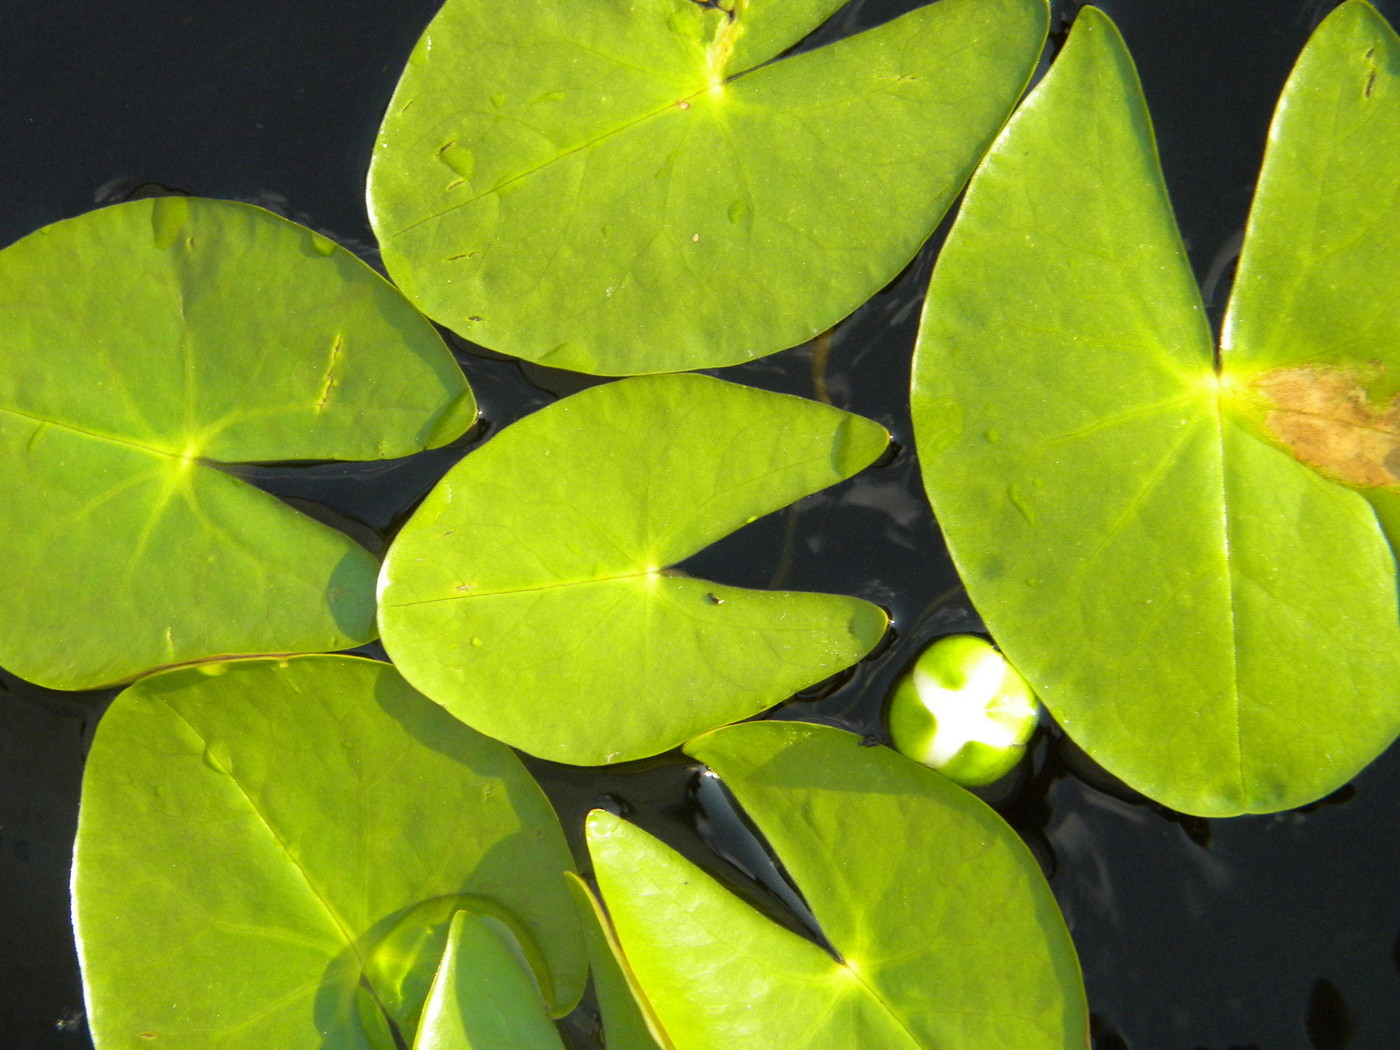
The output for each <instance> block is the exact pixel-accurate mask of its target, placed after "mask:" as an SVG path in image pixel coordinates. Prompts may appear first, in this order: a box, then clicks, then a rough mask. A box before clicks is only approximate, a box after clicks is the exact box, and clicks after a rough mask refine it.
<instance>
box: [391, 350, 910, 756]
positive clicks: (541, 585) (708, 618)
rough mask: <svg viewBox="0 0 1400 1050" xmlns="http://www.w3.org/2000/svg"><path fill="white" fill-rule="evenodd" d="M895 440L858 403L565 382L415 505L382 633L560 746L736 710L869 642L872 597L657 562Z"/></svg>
mask: <svg viewBox="0 0 1400 1050" xmlns="http://www.w3.org/2000/svg"><path fill="white" fill-rule="evenodd" d="M887 441H888V434H886V432H885V430H884V428H882V427H881V426H879V424H877V423H873V422H871V421H870V420H868V419H862V418H861V417H859V416H854V415H851V414H850V413H847V412H842V411H840V410H839V409H834V408H831V407H829V406H827V405H821V404H818V403H816V402H814V401H805V400H803V399H801V398H796V397H789V396H786V395H782V394H771V393H766V392H763V391H759V390H753V389H749V388H747V387H740V386H736V385H734V384H731V383H725V382H722V381H720V380H718V379H710V378H707V377H704V376H696V375H670V376H650V377H643V378H639V379H629V380H623V381H619V382H615V383H609V384H606V385H603V386H597V387H593V388H592V389H589V390H586V391H584V392H583V393H580V394H575V395H574V396H572V397H569V398H566V399H564V400H563V401H560V402H558V403H556V404H554V405H551V406H550V407H549V408H546V409H543V410H542V411H540V412H536V413H535V414H534V415H532V416H529V417H527V418H525V419H523V420H521V421H520V422H518V423H516V424H514V425H513V426H510V427H508V428H507V429H506V430H504V431H502V432H501V433H500V434H499V435H498V436H497V437H495V438H494V439H492V440H491V441H489V442H487V443H486V444H485V445H483V446H482V447H481V448H480V449H478V450H476V451H474V452H472V453H471V454H470V455H468V456H467V457H466V458H464V459H463V460H462V461H461V462H460V463H458V464H457V466H456V467H454V468H453V469H452V470H451V471H450V472H449V473H448V474H447V476H446V477H445V478H443V480H442V481H441V482H440V483H439V484H438V486H437V487H436V488H435V489H434V490H433V491H432V492H431V493H430V494H429V495H428V497H427V499H425V500H424V501H423V504H422V505H421V506H420V507H419V508H418V510H417V512H416V513H415V514H414V516H413V518H412V519H411V520H410V521H409V522H408V524H407V525H405V526H404V528H403V530H402V531H401V532H400V533H399V535H398V537H397V538H396V539H395V541H394V543H393V545H392V546H391V547H390V549H389V554H388V557H387V558H386V559H385V562H384V569H383V572H382V575H381V579H380V613H379V622H380V630H381V631H382V633H383V636H384V644H385V646H386V648H387V649H388V650H389V652H390V653H391V654H392V656H393V659H394V661H395V663H396V665H397V666H398V667H399V668H400V669H401V670H402V671H403V673H404V676H405V677H406V678H408V680H409V681H411V682H412V683H413V684H414V685H415V686H417V687H418V688H419V689H421V690H423V692H424V693H425V694H426V695H428V696H430V697H432V698H433V699H434V700H436V701H438V703H440V704H442V705H443V706H445V707H446V708H447V709H448V710H449V711H451V712H452V713H453V714H455V715H457V716H458V717H459V718H461V719H462V720H463V721H465V722H467V723H468V724H470V725H472V726H475V727H476V728H477V729H479V730H481V731H482V732H485V733H488V734H490V735H491V736H493V737H496V738H497V739H499V740H504V741H506V742H507V743H509V744H511V745H512V746H514V747H518V748H520V749H522V750H524V751H528V752H530V753H531V754H534V755H539V756H540V757H543V758H550V759H554V760H556V761H561V762H573V763H578V764H582V765H589V764H600V763H604V762H616V761H625V760H628V759H633V758H640V757H643V756H645V755H653V754H657V753H659V752H661V751H665V750H666V749H667V748H671V747H675V746H676V745H677V744H679V743H681V742H682V741H683V740H686V739H687V738H689V737H691V736H694V735H695V734H696V733H699V732H703V731H705V730H707V729H713V728H714V727H716V726H719V725H724V724H725V723H728V722H734V721H738V720H739V719H742V718H747V717H749V716H750V715H753V714H756V713H758V712H759V711H762V710H764V709H765V708H768V707H771V706H772V705H774V704H776V703H778V702H779V701H781V700H784V699H787V698H788V697H789V696H791V695H792V693H794V692H795V691H797V690H799V689H802V688H805V687H806V686H809V685H811V684H812V683H813V682H817V681H820V680H821V679H823V678H825V677H827V676H828V675H831V674H834V673H835V672H836V671H839V670H841V669H842V668H844V667H847V666H849V665H850V664H852V663H854V662H855V661H856V660H858V659H860V658H861V657H862V656H863V655H865V654H866V653H867V652H869V651H870V649H871V648H873V647H874V645H875V643H876V642H877V641H878V640H879V638H880V636H881V634H882V633H883V632H884V629H885V626H886V622H887V621H886V617H885V614H884V612H883V611H882V610H880V609H879V608H877V607H876V606H874V605H871V604H869V603H868V602H863V601H860V600H858V599H856V598H846V597H839V596H834V595H825V594H801V593H780V592H771V591H749V590H740V589H738V588H734V587H725V586H721V585H719V584H715V583H709V582H706V581H705V580H701V579H696V578H694V577H691V576H686V575H683V574H679V573H677V572H676V571H674V570H671V569H668V568H667V566H671V565H674V564H675V563H677V562H679V561H681V560H683V559H685V558H688V557H689V556H690V555H692V554H694V553H696V552H697V551H699V550H701V549H703V548H704V547H705V546H707V545H708V544H710V543H712V542H714V541H715V540H717V539H719V538H721V537H722V536H724V535H726V534H727V533H729V532H731V531H732V530H734V529H736V528H738V527H740V526H741V525H744V524H746V523H747V522H750V521H753V520H754V519H755V518H757V517H758V516H759V515H762V514H767V513H769V512H770V511H773V510H777V509H778V508H780V507H783V506H785V505H787V504H788V503H790V502H792V501H793V500H795V499H798V498H800V497H802V496H805V495H807V494H809V493H811V492H815V491H817V490H819V489H822V488H825V487H826V486H828V485H832V484H835V483H836V482H838V481H840V480H842V479H843V478H847V477H850V476H851V475H852V474H854V473H856V472H857V471H858V470H860V469H861V468H863V467H865V466H867V465H868V464H869V463H871V462H872V461H873V460H874V459H875V458H876V457H877V456H878V455H879V454H880V452H881V451H882V450H883V449H884V447H885V445H886V442H887Z"/></svg>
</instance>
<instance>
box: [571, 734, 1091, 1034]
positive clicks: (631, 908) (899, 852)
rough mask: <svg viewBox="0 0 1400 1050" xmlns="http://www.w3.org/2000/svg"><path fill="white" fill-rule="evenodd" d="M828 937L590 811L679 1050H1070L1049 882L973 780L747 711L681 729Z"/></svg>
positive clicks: (642, 964) (600, 862)
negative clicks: (780, 919) (811, 934)
mask: <svg viewBox="0 0 1400 1050" xmlns="http://www.w3.org/2000/svg"><path fill="white" fill-rule="evenodd" d="M687 750H688V751H690V752H691V753H692V754H694V755H695V757H696V758H699V759H700V760H701V761H703V762H705V763H706V764H707V765H709V766H710V767H711V768H712V769H713V770H714V771H715V772H716V773H718V774H719V775H720V777H721V778H722V779H723V780H724V782H725V784H727V785H728V786H729V788H730V789H731V790H732V791H733V793H734V795H735V797H736V798H737V799H738V801H739V802H740V804H741V805H742V806H743V807H744V810H745V812H746V813H747V814H748V815H749V817H750V818H751V819H752V820H753V822H754V824H755V825H756V826H757V828H758V830H759V831H760V832H761V833H762V834H763V835H764V836H766V838H767V839H768V842H769V843H770V844H771V845H772V847H773V850H774V852H775V853H776V855H777V857H778V859H779V861H780V862H781V863H782V864H783V866H784V868H785V869H786V871H787V873H788V874H789V875H790V876H791V878H792V881H793V882H794V884H795V885H796V886H797V888H798V890H799V891H801V893H802V894H803V896H804V898H805V899H806V902H807V903H808V905H810V907H811V909H812V913H813V914H814V916H815V917H816V920H817V923H818V924H819V926H820V927H821V932H822V934H823V935H824V936H825V938H826V940H827V942H828V943H829V945H830V948H831V950H830V951H829V950H827V949H826V948H823V947H819V946H818V945H817V944H816V943H813V942H812V941H810V940H807V939H805V938H803V937H800V936H798V935H797V934H796V933H793V932H792V931H790V930H788V929H786V928H784V927H782V926H779V925H777V924H776V923H774V922H773V921H772V920H770V919H769V918H767V917H766V916H764V915H762V914H761V913H759V912H757V911H755V910H754V909H753V908H752V907H751V906H750V905H748V904H747V903H745V902H743V901H742V900H740V899H739V898H738V897H736V896H735V895H733V894H732V893H731V892H729V891H728V890H726V889H725V888H724V887H722V886H721V885H719V884H718V883H717V882H716V881H715V880H714V879H713V878H711V877H710V876H709V875H707V874H705V873H704V872H702V871H701V870H700V869H698V868H696V867H695V866H694V865H693V864H691V863H690V862H689V861H686V860H684V859H682V858H681V857H680V856H679V855H677V854H676V853H674V852H672V851H671V850H670V849H669V848H668V847H666V846H664V845H662V844H661V843H660V842H658V841H656V840H655V839H653V838H652V837H651V836H649V835H647V834H646V833H645V832H643V831H641V830H639V829H637V828H634V827H632V826H631V825H630V824H627V823H626V822H624V821H622V820H621V819H619V818H617V817H614V816H612V815H611V814H608V813H606V812H604V811H601V810H597V811H594V813H593V814H592V815H591V816H590V818H589V826H588V831H589V849H590V851H591V853H592V855H593V863H594V868H595V871H596V873H597V878H598V882H599V885H600V887H601V888H602V891H603V897H604V900H605V902H606V903H607V906H608V910H609V913H610V914H611V916H612V920H613V923H614V924H615V925H616V927H617V933H618V938H619V940H620V942H621V944H622V948H623V951H624V952H625V953H626V956H627V960H628V962H629V963H630V964H631V967H632V969H633V971H634V972H635V974H636V977H637V980H638V982H639V983H640V985H641V986H642V988H643V989H644V991H645V993H646V995H647V997H648V1000H649V1001H650V1003H651V1004H652V1006H653V1007H654V1008H655V1010H656V1014H657V1016H658V1017H659V1019H660V1021H661V1024H662V1025H663V1026H664V1027H665V1030H666V1032H667V1034H668V1036H669V1037H670V1038H671V1039H672V1041H673V1042H674V1045H675V1047H676V1048H677V1050H768V1048H770V1047H775V1046H782V1047H791V1048H794V1050H818V1048H820V1050H850V1048H852V1047H880V1048H882V1050H884V1048H888V1050H915V1048H919V1050H985V1048H987V1047H1016V1048H1018V1050H1052V1048H1053V1050H1071V1048H1073V1050H1082V1048H1083V1047H1084V1046H1086V1045H1087V1041H1088V1032H1087V1028H1088V1019H1087V1013H1086V1009H1085V1004H1084V993H1083V989H1082V987H1081V984H1080V977H1079V967H1078V963H1077V961H1076V959H1075V955H1074V949H1073V947H1072V945H1071V943H1070V940H1069V934H1068V933H1067V932H1066V930H1065V926H1064V922H1063V920H1062V919H1061V918H1060V914H1059V911H1058V909H1057V908H1056V906H1055V902H1054V899H1053V898H1052V897H1051V895H1050V889H1049V886H1048V885H1046V882H1045V879H1044V878H1043V876H1042V875H1041V873H1040V869H1039V867H1038V866H1037V865H1036V862H1035V860H1034V859H1033V858H1032V856H1031V855H1030V853H1029V851H1028V850H1027V849H1026V848H1025V846H1024V845H1023V844H1022V843H1021V841H1020V839H1018V838H1017V837H1016V835H1015V833H1014V832H1013V831H1012V830H1011V829H1010V828H1008V827H1007V826H1006V825H1005V824H1003V823H1002V821H1001V819H1000V818H999V817H997V816H996V814H995V813H993V812H992V811H991V810H990V809H988V808H987V807H986V806H984V805H983V804H982V803H981V802H979V801H978V800H977V799H976V798H975V797H973V796H972V795H971V794H969V793H968V792H966V791H964V790H963V789H961V788H959V787H957V786H955V785H954V784H953V783H952V782H951V781H949V780H947V779H945V778H943V777H942V776H940V775H939V774H937V773H934V772H933V771H931V770H928V769H925V768H924V767H922V766H920V765H918V764H917V763H915V762H912V761H910V760H908V759H906V758H903V757H901V756H899V755H897V754H895V753H894V752H892V751H889V750H887V749H885V748H866V747H862V746H861V741H860V738H859V737H856V736H854V735H852V734H849V733H845V732H842V731H841V730H837V729H831V728H827V727H823V726H812V725H804V724H802V723H794V722H758V723H746V724H744V725H740V726H732V727H730V728H727V729H722V730H719V731H718V732H715V733H712V734H708V735H706V736H704V737H701V738H700V739H698V740H696V741H693V742H692V743H691V744H690V745H688V746H687Z"/></svg>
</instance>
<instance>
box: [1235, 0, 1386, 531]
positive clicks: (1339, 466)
mask: <svg viewBox="0 0 1400 1050" xmlns="http://www.w3.org/2000/svg"><path fill="white" fill-rule="evenodd" d="M1270 143H1271V144H1270V148H1269V152H1268V154H1267V155H1266V157H1265V160H1264V167H1263V170H1262V171H1261V172H1260V175H1259V187H1258V190H1257V191H1256V193H1255V199H1254V207H1253V209H1252V211H1251V213H1250V218H1249V229H1248V233H1247V237H1246V239H1245V247H1244V252H1243V254H1242V255H1241V257H1240V264H1239V276H1238V277H1237V278H1236V279H1235V293H1234V295H1233V296H1232V297H1231V300H1230V312H1229V315H1228V316H1227V318H1226V322H1225V325H1224V330H1223V333H1222V336H1221V343H1222V346H1223V348H1224V358H1225V360H1226V362H1227V363H1228V366H1229V370H1230V373H1231V374H1232V375H1234V376H1236V377H1239V378H1237V379H1236V380H1235V382H1236V384H1237V385H1239V386H1241V387H1245V391H1244V392H1245V393H1246V394H1247V395H1253V396H1252V397H1251V400H1252V401H1253V402H1254V405H1253V406H1251V407H1253V408H1254V410H1255V412H1256V413H1257V414H1258V416H1257V419H1258V422H1259V423H1261V424H1262V429H1263V430H1264V433H1265V435H1266V436H1268V437H1270V438H1272V439H1273V440H1274V441H1276V442H1277V443H1278V444H1279V445H1280V446H1281V447H1283V448H1285V449H1289V448H1291V449H1292V450H1293V453H1294V454H1295V455H1296V456H1297V457H1298V458H1300V459H1302V460H1303V461H1304V462H1306V463H1308V464H1309V465H1311V466H1313V467H1314V468H1316V469H1318V470H1319V471H1321V472H1322V473H1323V474H1324V475H1325V476H1327V477H1329V478H1331V479H1332V480H1334V481H1337V482H1339V483H1341V484H1345V485H1348V486H1350V487H1353V488H1355V489H1357V491H1359V492H1360V493H1361V494H1362V495H1363V496H1365V497H1366V498H1367V499H1368V500H1370V502H1371V504H1372V505H1373V506H1374V507H1375V510H1376V513H1377V516H1378V517H1379V518H1380V520H1381V523H1382V525H1383V527H1384V528H1385V529H1386V532H1387V534H1388V535H1389V537H1390V542H1391V545H1392V546H1395V545H1396V544H1397V542H1400V400H1397V393H1400V351H1397V349H1396V348H1397V347H1400V312H1397V311H1396V309H1395V306H1394V304H1395V286H1396V281H1397V280H1400V41H1397V38H1396V35H1395V32H1394V31H1393V30H1392V29H1391V28H1390V26H1389V25H1388V24H1387V23H1386V21H1385V19H1384V18H1382V17H1381V16H1380V15H1379V14H1377V13H1376V10H1375V9H1374V8H1373V7H1371V5H1370V4H1366V3H1361V2H1359V0H1352V2H1350V3H1345V4H1343V5H1341V7H1339V8H1338V9H1337V11H1336V13H1335V14H1333V15H1332V16H1331V17H1330V18H1328V19H1327V21H1326V22H1325V23H1324V28H1322V29H1320V30H1319V31H1318V33H1317V35H1316V37H1315V38H1314V39H1313V41H1312V42H1311V44H1310V45H1309V46H1308V48H1307V50H1306V51H1304V53H1303V54H1302V56H1301V57H1300V58H1299V60H1298V64H1297V66H1296V67H1295V69H1294V71H1293V75H1292V78H1291V79H1290V81H1289V83H1288V86H1287V87H1286V88H1285V89H1284V94H1283V98H1282V99H1281V100H1280V104H1279V111H1278V114H1277V116H1276V117H1275V119H1274V126H1273V131H1272V133H1271V135H1270Z"/></svg>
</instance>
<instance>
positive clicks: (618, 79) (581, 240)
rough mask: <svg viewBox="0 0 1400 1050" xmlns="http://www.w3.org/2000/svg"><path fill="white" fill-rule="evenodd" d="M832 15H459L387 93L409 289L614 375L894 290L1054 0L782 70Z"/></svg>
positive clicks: (541, 10) (698, 354)
mask: <svg viewBox="0 0 1400 1050" xmlns="http://www.w3.org/2000/svg"><path fill="white" fill-rule="evenodd" d="M840 5H841V0H802V2H794V0H782V2H775V0H719V2H713V3H710V2H704V3H702V2H699V0H643V2H639V3H632V4H620V3H617V2H616V0H571V2H570V3H569V4H567V5H565V6H560V5H558V4H555V3H507V4H503V3H500V2H498V0H448V2H447V3H445V4H444V5H443V7H442V9H441V11H440V12H439V13H438V15H437V16H436V17H435V18H434V19H433V21H432V23H431V24H430V25H429V26H428V28H427V30H426V32H425V33H424V35H423V37H422V39H421V40H420V41H419V43H418V47H417V49H416V50H415V51H414V53H413V56H412V58H411V59H410V60H409V63H408V66H407V67H406V68H405V70H404V73H403V77H402V79H401V80H400V82H399V85H398V88H397V90H396V91H395V93H394V97H393V100H392V101H391V102H390V104H389V109H388V114H387V116H386V117H385V119H384V124H383V127H382V128H381V130H380V135H379V141H378V143H377V145H376V148H375V151H374V157H373V160H372V162H371V166H370V179H369V202H370V216H371V220H372V221H373V224H374V228H375V232H376V234H377V236H378V238H379V243H380V246H381V249H382V251H383V256H384V262H385V265H386V266H387V267H388V269H389V272H390V273H391V274H392V275H393V277H394V280H395V281H397V282H398V284H399V286H400V287H402V288H403V289H404V290H405V292H406V293H407V294H408V295H409V297H410V298H412V299H413V300H414V302H416V303H417V304H418V305H419V306H420V307H421V308H422V309H423V310H424V311H425V312H426V313H427V314H428V315H429V316H431V317H433V318H434V319H435V320H437V321H439V322H441V323H443V324H445V325H447V326H449V327H450V328H452V329H453V330H454V331H457V332H459V333H461V334H462V335H464V336H467V337H468V338H470V339H473V340H475V341H477V342H478V343H481V344H483V345H485V346H489V347H491V348H492V349H495V350H500V351H503V352H506V353H510V354H514V355H516V356H519V357H525V358H529V359H530V360H534V361H540V362H543V363H546V364H549V365H552V366H555V367H559V368H568V369H573V370H576V371H584V372H594V373H599V374H607V375H622V374H634V373H642V372H663V371H669V370H672V369H676V370H680V369H692V368H700V367H705V366H717V365H725V364H733V363H735V362H738V361H743V360H746V359H749V358H752V357H757V356H761V355H763V354H769V353H772V352H774V351H775V350H781V349H782V348H784V347H787V346H792V345H794V344H796V343H800V342H803V341H804V340H806V339H810V338H812V337H813V336H815V335H817V334H818V333H820V332H822V331H824V330H825V329H827V328H828V327H830V326H831V325H833V324H835V323H836V322H837V321H839V320H840V319H841V318H842V317H844V316H846V315H847V314H848V313H850V312H851V311H852V310H854V309H855V308H856V307H857V306H858V305H860V303H861V302H863V301H864V300H865V299H867V298H868V297H869V296H870V295H872V294H873V293H874V292H876V291H878V290H879V289H880V288H881V287H882V286H883V285H884V284H886V283H887V282H888V281H889V280H891V279H892V278H893V277H894V276H895V275H896V274H897V273H898V272H899V270H900V269H901V268H902V267H903V266H904V265H905V264H906V263H907V262H908V261H909V259H910V258H911V257H912V256H913V255H914V253H915V252H916V251H917V250H918V248H919V246H920V244H922V243H923V241H924V239H925V238H927V237H928V235H929V234H930V233H931V232H932V230H933V228H934V226H936V225H937V223H938V221H939V219H940V218H941V217H942V215H943V214H944V212H945V211H946V210H947V208H948V206H949V205H950V204H951V203H952V201H953V199H954V198H955V197H956V195H957V194H958V192H959V190H960V189H961V188H962V185H963V183H964V181H965V180H966V178H967V176H968V175H969V174H970V172H971V171H972V168H973V166H974V165H975V164H976V162H977V159H978V158H979V156H980V155H981V153H982V151H983V150H984V149H985V148H986V146H987V144H988V143H989V142H990V141H991V139H992V137H993V136H994V135H995V134H996V130H997V128H998V127H1000V125H1001V123H1002V121H1004V120H1005V118H1006V114H1007V113H1008V112H1009V111H1010V109H1011V107H1012V105H1013V104H1014V103H1015V101H1016V99H1017V98H1018V97H1019V96H1020V94H1021V92H1022V91H1023V90H1024V88H1025V84H1026V81H1027V79H1028V78H1029V76H1030V73H1031V70H1032V68H1033V67H1034V65H1035V62H1036V61H1037V59H1038V58H1039V56H1040V50H1041V47H1042V45H1043V43H1044V39H1045V29H1046V23H1047V10H1046V6H1045V4H1044V2H1043V0H941V2H939V3H937V4H933V5H930V6H928V7H924V8H920V9H918V10H916V11H913V12H910V13H908V14H906V15H904V16H903V17H901V18H897V19H895V20H894V21H892V22H890V23H888V24H887V25H884V26H880V27H878V28H876V29H872V30H869V31H867V32H865V33H862V34H860V35H858V36H856V37H852V38H849V39H846V40H842V41H839V42H837V43H834V44H830V45H828V46H826V47H822V48H819V49H817V50H815V51H809V52H804V53H800V54H796V55H792V56H789V57H785V58H781V59H777V60H776V61H772V60H773V59H775V57H776V56H778V55H779V54H780V53H781V52H782V51H783V50H785V49H786V48H789V47H791V46H792V45H794V44H797V43H798V41H800V40H801V38H802V37H803V35H804V34H805V33H807V32H808V31H810V30H811V29H812V28H814V27H815V26H816V25H817V24H818V23H819V22H820V21H822V20H823V19H824V18H825V17H826V16H827V15H829V14H830V13H831V12H832V11H834V10H835V9H836V8H838V7H839V6H840Z"/></svg>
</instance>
